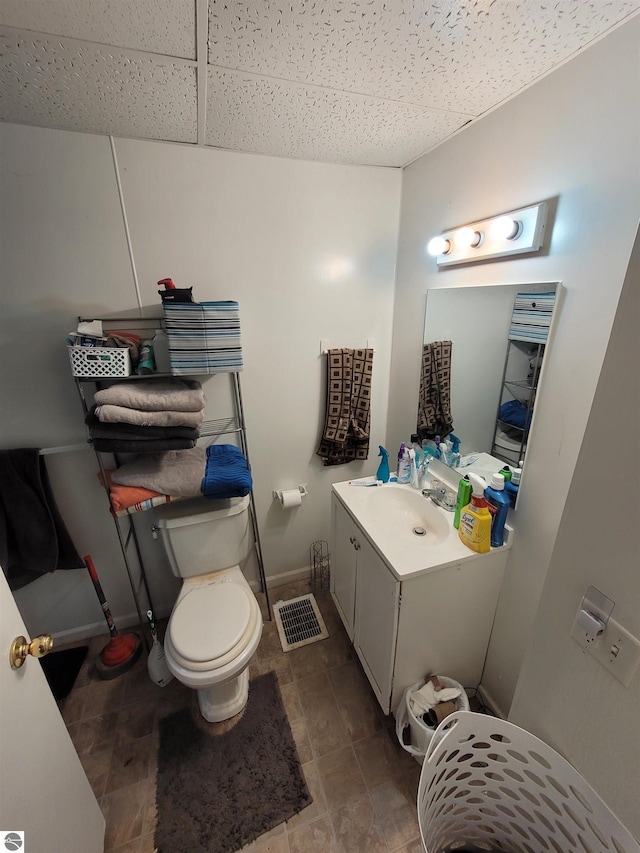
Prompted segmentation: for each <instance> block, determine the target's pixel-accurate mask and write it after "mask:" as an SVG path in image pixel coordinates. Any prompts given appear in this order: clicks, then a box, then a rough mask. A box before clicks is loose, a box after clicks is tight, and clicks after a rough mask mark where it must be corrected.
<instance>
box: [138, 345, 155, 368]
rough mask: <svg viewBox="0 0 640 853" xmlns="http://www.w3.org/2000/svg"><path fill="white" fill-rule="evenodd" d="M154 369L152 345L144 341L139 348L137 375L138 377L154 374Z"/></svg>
mask: <svg viewBox="0 0 640 853" xmlns="http://www.w3.org/2000/svg"><path fill="white" fill-rule="evenodd" d="M155 369H156V363H155V361H154V358H153V344H152V343H151V341H144V342H143V344H142V347H141V348H140V361H139V362H138V373H139V374H140V375H145V374H147V373H154V372H155Z"/></svg>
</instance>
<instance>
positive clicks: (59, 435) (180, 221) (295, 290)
mask: <svg viewBox="0 0 640 853" xmlns="http://www.w3.org/2000/svg"><path fill="white" fill-rule="evenodd" d="M0 133H1V142H2V151H3V153H2V186H3V200H2V217H3V219H2V233H3V244H2V260H1V263H2V268H3V271H4V273H5V282H4V285H3V309H4V310H3V325H4V321H5V320H6V321H8V322H7V324H6V326H7V328H5V329H4V330H3V341H2V350H1V352H2V358H3V371H2V379H3V387H2V392H1V399H2V408H3V417H2V425H1V429H2V436H1V446H2V447H6V448H8V447H16V446H38V447H51V446H57V445H61V444H70V443H81V442H83V441H84V440H85V435H84V428H83V424H82V417H81V409H80V402H79V400H78V397H77V394H76V391H75V388H74V383H73V381H72V380H71V376H70V371H69V368H68V363H67V355H66V351H65V349H64V335H65V333H66V332H67V331H69V330H70V329H71V328H73V327H75V323H76V320H77V315H78V314H84V315H85V316H97V315H100V314H104V313H108V312H112V311H121V310H124V309H126V308H130V307H135V306H136V304H137V303H136V296H135V288H134V284H133V274H132V271H131V265H130V263H129V257H128V252H127V244H126V240H125V232H124V227H123V220H122V213H121V209H120V205H119V200H118V195H117V186H116V180H115V172H114V168H113V163H112V156H111V152H110V147H109V140H108V139H107V138H106V137H97V136H89V135H82V134H74V133H68V132H61V131H52V130H44V129H38V128H30V127H21V126H15V125H13V126H12V125H4V126H3V127H2V128H0ZM115 147H116V153H117V158H118V164H119V169H120V175H121V181H122V190H123V196H124V202H125V209H126V214H127V219H128V224H129V229H130V234H131V241H132V248H133V255H134V260H135V266H136V269H137V274H138V278H139V282H140V290H141V293H142V302H143V304H145V305H149V304H151V305H157V304H159V296H158V294H157V287H156V281H157V280H158V279H160V278H164V277H166V276H171V277H172V278H173V279H174V281H175V282H176V284H177V285H178V286H193V288H194V295H195V298H196V300H199V301H204V300H212V299H236V300H238V301H239V303H240V316H241V326H242V337H243V350H244V361H245V370H244V373H243V375H242V390H243V397H244V404H245V410H246V419H247V427H248V442H249V451H250V455H251V461H252V466H253V476H254V482H255V497H256V505H257V511H258V517H259V524H260V531H261V538H262V547H263V553H264V559H265V569H266V572H267V574H268V575H275V574H279V573H282V572H287V571H290V570H295V569H299V568H301V567H304V566H306V565H308V562H309V546H310V544H311V542H313V541H314V540H316V539H328V537H329V526H330V503H329V492H330V484H331V483H332V482H334V481H338V480H342V479H347V478H350V477H352V476H359V475H361V474H363V473H371V472H373V471H374V470H375V469H374V467H373V466H374V465H377V458H376V456H377V449H378V444H381V443H384V430H385V423H386V406H387V395H388V381H389V364H390V346H391V324H392V309H393V287H394V265H395V256H396V241H397V231H398V216H399V203H400V182H401V176H400V171H399V170H394V169H382V168H369V167H351V166H335V165H325V164H320V163H305V162H299V161H291V160H284V159H276V158H268V157H258V156H251V155H245V154H236V153H232V152H225V151H215V150H205V149H195V148H194V149H191V148H188V147H182V146H177V145H171V144H164V143H154V142H144V141H132V140H116V143H115ZM321 338H323V339H328V340H329V342H330V346H336V347H341V346H344V347H358V346H365V345H366V344H367V340H368V339H374V340H375V348H376V353H375V356H374V369H373V382H374V385H373V398H372V426H371V452H370V459H369V463H368V464H367V463H354V464H351V465H348V466H339V467H329V468H324V467H323V465H322V461H321V460H320V458H319V457H317V456H316V455H315V450H316V447H317V442H318V439H319V436H320V433H321V428H322V424H323V420H324V402H325V400H324V364H325V359H323V358H321V357H320V340H321ZM225 378H226V377H221V376H219V377H214V378H213V379H212V380H210V382H211V383H216V382H218V380H221V379H225ZM7 413H8V416H7ZM216 414H217V415H218V416H222V415H225V414H227V412H226V411H225V412H219V413H216V412H211V413H210V416H216ZM47 464H48V466H49V467H50V469H51V471H52V479H53V486H54V491H55V495H56V498H57V500H58V503H59V505H60V508H61V511H62V512H63V516H64V518H65V521H66V522H67V526H68V527H69V529H70V532H71V534H72V536H73V538H74V541H75V543H76V546H77V548H78V550H79V551H80V553H81V554H86V553H91V554H92V555H93V557H94V560H95V562H96V566H97V568H98V572H99V573H100V575H101V578H102V581H103V586H104V587H105V592H106V594H107V598H108V599H109V601H110V603H111V606H112V609H113V611H114V615H115V617H116V621H118V617H119V616H126V615H128V614H131V613H132V612H133V606H132V599H131V595H130V592H129V591H128V583H127V580H126V576H125V574H124V570H123V567H122V561H121V558H120V555H119V550H118V548H117V544H116V534H115V531H114V529H113V523H112V521H111V518H110V516H109V514H108V512H107V510H106V502H105V501H106V499H105V496H104V493H103V492H102V491H101V489H100V488H99V486H98V485H97V482H96V481H95V471H96V463H95V460H94V459H93V455H92V454H91V453H90V452H88V451H85V450H81V451H79V452H76V453H70V454H60V455H57V456H55V457H53V456H50V457H47ZM300 483H306V484H308V488H309V496H308V497H307V498H305V500H304V503H303V505H302V506H301V507H300V508H299V509H296V510H292V511H289V512H284V511H283V510H282V509H281V507H280V506H279V505H277V504H274V502H273V500H272V490H273V489H283V488H291V487H295V486H297V485H298V484H300ZM147 515H149V514H148V513H143V514H141V515H140V517H139V519H138V524H137V526H138V528H139V531H140V535H141V537H142V538H143V542H142V546H143V549H144V552H145V554H146V555H147V556H148V558H149V560H148V569H149V573H150V575H151V578H150V582H151V585H152V587H153V590H154V591H156V593H157V596H156V598H157V600H156V609H157V610H158V612H159V614H160V615H161V614H162V612H165V613H166V612H168V610H169V608H170V605H171V603H172V596H173V595H174V592H175V583H174V579H173V578H171V577H169V576H168V574H167V572H168V570H167V567H166V563H165V560H164V556H163V552H162V548H161V546H160V544H159V543H158V542H153V541H152V540H151V539H150V536H149V532H148V526H149V524H150V523H151V522H150V520H149V519H147V518H146V516H147ZM143 516H144V518H143ZM16 598H17V600H18V602H19V606H20V608H21V611H22V613H23V618H24V619H25V621H26V623H27V626H28V628H29V629H30V630H35V631H37V632H40V631H52V632H60V631H64V630H67V629H71V628H73V627H76V626H78V625H83V624H85V623H91V622H96V623H97V624H100V620H101V614H100V609H99V607H98V604H97V599H96V598H95V594H94V592H93V589H92V587H91V585H90V583H89V581H88V578H86V577H85V575H84V573H83V572H82V571H80V572H71V573H67V575H66V576H65V574H64V573H62V572H57V573H55V574H54V575H52V576H48V577H45V578H42V579H40V580H38V581H36V582H35V583H33V584H30V585H29V586H28V587H25V588H24V590H22V591H20V592H19V593H18V594H17V595H16Z"/></svg>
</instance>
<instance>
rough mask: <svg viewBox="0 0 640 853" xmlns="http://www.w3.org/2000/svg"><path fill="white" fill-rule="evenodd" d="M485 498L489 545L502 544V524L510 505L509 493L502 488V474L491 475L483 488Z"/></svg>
mask: <svg viewBox="0 0 640 853" xmlns="http://www.w3.org/2000/svg"><path fill="white" fill-rule="evenodd" d="M484 496H485V500H486V501H487V504H488V509H489V512H490V513H491V547H492V548H499V547H500V546H501V545H504V525H505V523H506V521H507V513H508V512H509V507H510V506H511V501H510V500H509V495H508V494H507V493H506V492H505V490H504V474H500V473H499V472H498V473H497V474H492V475H491V482H490V483H489V485H488V486H487V488H486V489H485V490H484Z"/></svg>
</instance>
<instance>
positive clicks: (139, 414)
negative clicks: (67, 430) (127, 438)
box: [96, 403, 204, 427]
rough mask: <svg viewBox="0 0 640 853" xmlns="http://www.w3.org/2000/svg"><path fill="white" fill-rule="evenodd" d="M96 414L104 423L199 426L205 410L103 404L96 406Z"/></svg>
mask: <svg viewBox="0 0 640 853" xmlns="http://www.w3.org/2000/svg"><path fill="white" fill-rule="evenodd" d="M96 415H97V416H98V420H100V421H101V422H102V423H103V424H134V425H135V426H156V427H158V426H159V427H167V426H186V427H199V426H200V424H201V423H202V421H203V420H204V412H202V411H200V412H176V411H166V412H155V411H153V412H150V411H146V410H144V409H129V408H127V407H126V406H114V405H112V404H107V403H105V404H102V405H99V406H96Z"/></svg>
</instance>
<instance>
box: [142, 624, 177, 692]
mask: <svg viewBox="0 0 640 853" xmlns="http://www.w3.org/2000/svg"><path fill="white" fill-rule="evenodd" d="M147 619H148V620H149V627H150V628H151V636H152V637H153V645H152V646H151V651H150V652H149V657H148V658H147V669H148V670H149V677H150V678H151V680H152V681H154V682H155V683H156V684H157V685H158V686H160V687H166V686H167V684H168V683H169V682H170V681H171V679H172V678H173V674H172V673H171V672H170V671H169V667H168V666H167V659H166V658H165V656H164V648H163V647H162V644H161V643H160V640H159V639H158V632H157V631H156V623H155V622H154V621H153V612H152V611H151V610H147Z"/></svg>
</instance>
